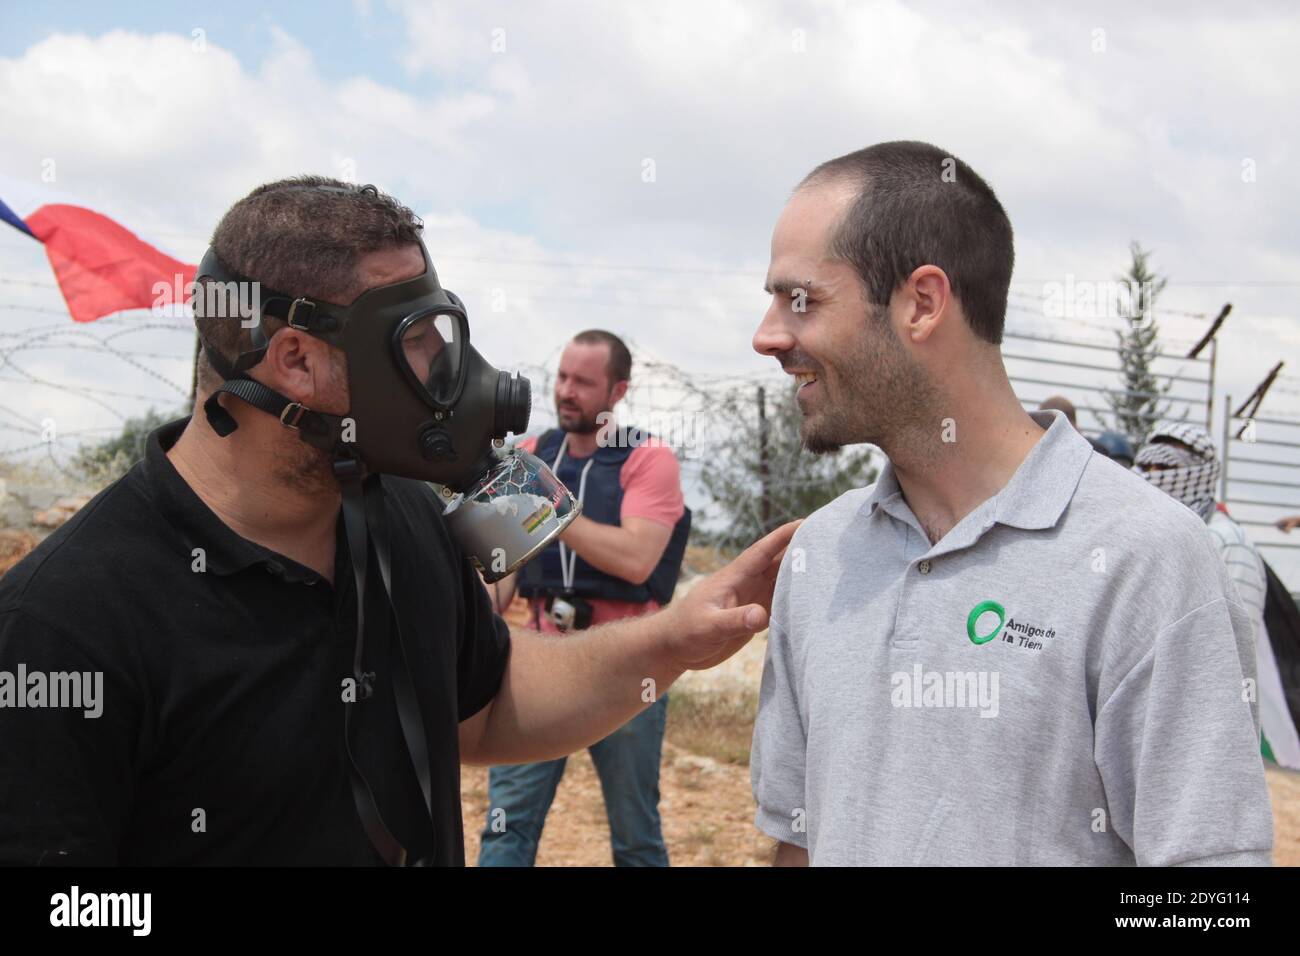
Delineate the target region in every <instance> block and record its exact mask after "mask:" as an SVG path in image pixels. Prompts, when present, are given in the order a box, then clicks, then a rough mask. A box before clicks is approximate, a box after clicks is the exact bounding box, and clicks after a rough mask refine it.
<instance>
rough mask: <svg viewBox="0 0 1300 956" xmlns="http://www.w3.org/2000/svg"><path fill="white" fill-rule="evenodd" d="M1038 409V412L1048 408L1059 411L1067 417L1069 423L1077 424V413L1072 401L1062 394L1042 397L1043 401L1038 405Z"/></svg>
mask: <svg viewBox="0 0 1300 956" xmlns="http://www.w3.org/2000/svg"><path fill="white" fill-rule="evenodd" d="M1038 410H1039V411H1040V412H1045V411H1048V410H1054V411H1058V412H1061V413H1063V414H1064V415H1065V417H1066V418H1067V419H1069V421H1070V424H1071V425H1078V424H1079V417H1078V413H1077V412H1076V411H1075V410H1074V402H1072V401H1070V400H1069V399H1068V398H1066V397H1065V396H1064V395H1053V396H1052V397H1051V398H1045V399H1043V403H1042V404H1041V405H1039V406H1038Z"/></svg>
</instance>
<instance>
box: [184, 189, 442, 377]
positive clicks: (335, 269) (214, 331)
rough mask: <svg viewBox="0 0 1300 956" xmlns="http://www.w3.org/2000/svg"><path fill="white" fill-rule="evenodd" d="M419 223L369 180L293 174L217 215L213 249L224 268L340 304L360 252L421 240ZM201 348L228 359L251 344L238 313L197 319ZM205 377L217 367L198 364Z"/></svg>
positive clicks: (352, 288) (353, 281) (353, 292)
mask: <svg viewBox="0 0 1300 956" xmlns="http://www.w3.org/2000/svg"><path fill="white" fill-rule="evenodd" d="M422 228H423V223H422V222H421V221H420V218H419V217H418V216H417V215H415V213H413V212H412V211H411V210H410V209H408V208H407V207H406V206H403V205H402V204H401V203H399V202H398V201H397V200H395V199H393V198H392V197H391V196H388V195H386V194H384V193H382V192H380V191H379V190H377V189H375V188H374V187H373V186H370V187H362V186H356V185H352V184H349V183H345V182H342V181H341V180H338V179H330V178H329V177H326V176H295V177H293V178H291V179H281V180H278V181H277V182H273V183H266V184H265V185H262V186H258V187H257V188H256V189H254V190H253V191H252V192H251V193H249V194H248V195H247V196H245V197H244V198H243V199H241V200H239V202H237V203H235V204H234V205H233V206H231V207H230V210H229V211H228V212H227V213H226V214H225V215H224V216H222V217H221V222H220V223H218V225H217V228H216V231H215V232H213V234H212V248H213V249H214V250H216V253H217V257H218V258H219V259H220V260H221V262H222V264H223V265H225V267H226V268H227V269H231V270H233V271H234V272H237V273H240V274H241V275H244V276H247V277H248V278H250V279H256V280H257V281H259V282H261V283H263V284H264V285H265V286H267V287H268V288H270V289H274V290H275V291H277V292H283V293H284V294H285V295H293V296H308V297H312V298H320V299H324V300H325V301H327V302H336V303H338V304H340V305H346V304H347V303H349V302H351V301H352V300H353V299H355V298H356V297H357V296H358V295H360V294H361V293H362V292H363V291H364V289H363V288H361V283H360V280H359V278H358V275H357V266H358V264H359V262H360V260H361V257H362V256H364V255H365V254H367V253H370V252H378V251H379V250H382V249H389V248H392V247H394V246H400V245H405V244H408V243H414V242H419V241H420V231H421V229H422ZM195 321H196V325H197V326H198V331H199V337H200V338H201V339H202V340H203V342H204V349H205V350H206V349H207V348H215V349H217V350H218V351H219V352H221V354H222V355H223V356H224V357H225V358H226V359H227V361H231V362H233V361H234V360H235V358H237V357H238V355H239V353H241V352H246V351H248V350H249V349H251V348H252V347H253V343H252V337H251V334H250V330H249V329H246V328H244V327H243V323H242V322H239V321H237V320H232V319H227V318H218V317H209V318H202V319H196V320H195ZM201 372H202V378H203V379H204V384H205V385H206V384H210V383H211V376H212V375H215V371H214V370H213V369H212V368H211V366H210V364H209V363H208V362H206V361H205V362H204V363H203V366H202V368H201Z"/></svg>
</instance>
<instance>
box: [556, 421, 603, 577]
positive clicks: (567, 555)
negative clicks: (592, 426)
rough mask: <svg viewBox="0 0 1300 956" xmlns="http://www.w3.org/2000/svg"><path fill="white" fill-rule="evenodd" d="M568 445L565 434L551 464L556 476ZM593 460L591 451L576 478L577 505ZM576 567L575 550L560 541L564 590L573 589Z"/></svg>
mask: <svg viewBox="0 0 1300 956" xmlns="http://www.w3.org/2000/svg"><path fill="white" fill-rule="evenodd" d="M568 447H569V436H568V435H567V434H566V435H565V436H564V441H562V442H560V451H559V453H558V454H557V455H556V456H555V461H554V462H553V463H552V464H551V471H553V472H555V474H556V475H557V476H558V475H559V473H560V462H561V461H563V460H564V450H565V449H566V448H568ZM595 461H596V455H595V452H593V453H592V455H591V457H590V458H588V459H587V463H586V464H585V465H583V467H582V476H581V477H580V478H579V479H578V504H579V505H581V504H582V503H583V496H584V495H585V494H586V493H587V472H589V471H591V466H592V465H593V464H594V463H595ZM577 569H578V554H577V552H570V550H569V549H568V548H566V547H565V546H564V542H563V541H561V542H560V580H561V581H562V582H563V583H564V590H565V591H572V590H573V579H574V574H575V572H576V571H577Z"/></svg>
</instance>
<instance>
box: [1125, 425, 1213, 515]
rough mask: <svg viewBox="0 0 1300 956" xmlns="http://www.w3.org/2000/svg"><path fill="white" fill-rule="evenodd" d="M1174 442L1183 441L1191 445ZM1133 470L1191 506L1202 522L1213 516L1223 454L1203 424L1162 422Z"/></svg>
mask: <svg viewBox="0 0 1300 956" xmlns="http://www.w3.org/2000/svg"><path fill="white" fill-rule="evenodd" d="M1170 442H1182V444H1183V445H1186V446H1187V447H1186V448H1183V447H1180V446H1179V445H1172V444H1169V443H1170ZM1153 466H1154V467H1153ZM1133 470H1134V471H1136V472H1137V473H1138V474H1139V475H1141V476H1142V477H1143V478H1145V479H1146V480H1147V481H1149V482H1151V484H1153V485H1155V486H1156V487H1157V488H1159V489H1160V490H1161V491H1163V492H1165V493H1166V494H1168V495H1170V496H1171V497H1173V498H1177V499H1178V500H1179V501H1181V502H1182V503H1183V504H1185V505H1187V507H1189V508H1191V509H1192V510H1193V511H1195V512H1196V513H1197V514H1198V515H1200V516H1201V520H1202V521H1209V520H1210V518H1211V517H1213V515H1214V493H1215V489H1216V488H1217V487H1218V484H1219V455H1218V452H1216V451H1215V448H1214V440H1213V439H1211V438H1210V433H1209V432H1207V431H1206V430H1205V429H1204V428H1202V427H1201V426H1200V425H1193V424H1191V423H1190V422H1169V421H1164V422H1160V423H1159V424H1158V425H1156V427H1155V428H1154V429H1153V430H1152V432H1151V434H1150V436H1148V438H1147V443H1146V444H1145V445H1143V446H1142V448H1141V450H1139V451H1138V453H1137V456H1136V457H1135V458H1134V459H1133Z"/></svg>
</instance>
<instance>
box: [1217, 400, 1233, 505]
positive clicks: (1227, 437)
mask: <svg viewBox="0 0 1300 956" xmlns="http://www.w3.org/2000/svg"><path fill="white" fill-rule="evenodd" d="M1231 442H1232V396H1231V395H1225V396H1223V470H1222V471H1221V472H1220V473H1219V500H1220V501H1222V502H1224V503H1225V504H1226V503H1227V501H1228V450H1229V448H1230V447H1231Z"/></svg>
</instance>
